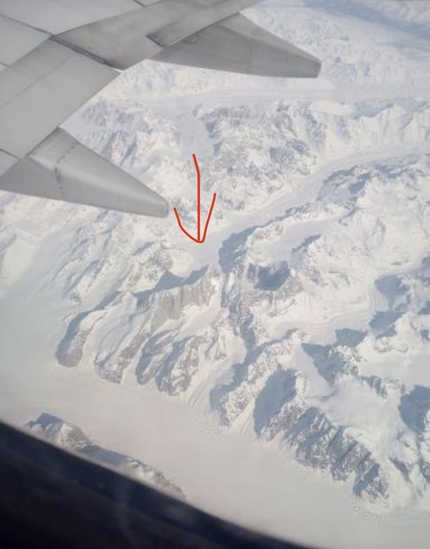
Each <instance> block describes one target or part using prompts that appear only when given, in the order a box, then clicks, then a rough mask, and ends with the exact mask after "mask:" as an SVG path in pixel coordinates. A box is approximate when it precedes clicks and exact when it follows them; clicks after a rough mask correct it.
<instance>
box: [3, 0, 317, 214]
mask: <svg viewBox="0 0 430 549" xmlns="http://www.w3.org/2000/svg"><path fill="white" fill-rule="evenodd" d="M75 1H76V0H62V2H61V3H58V4H57V2H56V0H15V3H14V10H12V12H11V13H9V12H10V9H9V8H10V4H9V3H8V2H6V3H5V0H0V29H2V31H4V32H3V39H2V40H0V45H2V51H1V52H0V53H1V54H2V55H1V56H0V65H2V67H1V68H2V70H1V71H0V189H3V190H7V191H11V192H17V193H23V194H30V195H33V196H40V197H44V198H51V199H56V200H64V201H67V202H76V203H81V204H88V205H92V206H97V207H101V208H106V209H114V210H119V211H125V212H132V213H138V214H141V215H151V216H166V215H167V214H168V205H167V203H166V201H165V200H164V199H163V198H161V197H160V196H159V195H157V194H156V193H154V192H153V191H151V190H150V189H149V188H147V187H145V186H144V185H143V184H142V183H140V182H139V181H137V180H135V179H134V178H133V177H132V176H130V175H128V174H126V173H125V172H123V171H122V170H120V169H119V168H116V167H114V166H113V165H111V164H110V163H109V162H107V161H106V160H104V159H102V158H100V157H99V156H98V155H97V154H96V153H94V152H93V151H90V150H89V149H87V148H86V147H84V146H83V145H82V144H80V143H78V142H76V140H74V138H72V137H71V136H70V135H68V134H67V133H66V132H64V130H59V129H58V126H59V125H60V124H61V123H62V122H63V121H64V120H66V119H67V118H68V117H69V116H70V115H71V114H72V113H73V112H74V111H75V110H76V109H77V108H78V107H80V106H81V105H82V104H83V103H85V102H86V101H87V100H89V99H90V98H91V97H92V96H93V95H94V94H95V93H97V92H98V91H99V90H100V89H102V88H103V87H104V86H106V85H107V84H108V83H109V82H110V81H111V80H113V79H114V78H115V77H116V76H117V75H118V70H123V69H126V68H128V67H130V66H132V65H134V64H136V63H138V62H139V61H141V60H143V59H149V58H153V59H157V60H160V61H163V62H168V63H177V64H184V65H191V66H195V67H202V68H209V69H216V70H227V71H231V72H240V73H244V74H256V75H264V76H276V77H295V78H301V77H304V78H311V77H316V76H317V75H318V73H319V70H320V62H319V61H318V60H317V59H315V58H314V57H312V56H311V55H309V54H307V53H306V52H304V51H302V50H300V49H299V48H296V47H295V46H293V45H291V44H288V43H287V42H285V41H284V40H282V39H280V38H278V37H276V36H274V35H272V34H271V33H269V32H267V31H265V30H264V29H262V28H260V27H258V26H257V25H255V24H254V23H252V22H251V21H250V20H249V19H247V18H245V17H244V16H243V15H240V14H239V13H238V12H239V11H240V10H242V9H245V8H247V7H250V6H252V5H253V4H256V3H257V2H258V0H222V1H219V0H218V1H217V0H198V3H197V4H196V3H195V2H191V1H190V0H163V1H153V0H108V1H107V2H106V3H105V4H103V2H102V3H100V2H98V0H86V3H85V4H82V6H84V5H85V9H84V8H82V10H81V11H79V13H77V10H76V6H75V4H73V2H75ZM29 2H31V4H30V3H29ZM36 3H37V4H38V6H39V8H40V10H41V11H42V12H43V11H44V10H45V11H47V10H48V9H49V7H50V6H51V5H56V7H57V8H58V9H59V10H61V9H63V10H65V11H64V13H63V12H62V13H63V16H64V17H65V18H66V17H70V20H71V21H73V17H74V18H75V19H76V21H79V26H78V25H76V26H77V28H71V27H70V24H67V23H66V22H65V21H62V23H61V24H59V25H57V27H56V24H54V23H55V21H53V20H52V18H50V17H48V15H47V18H46V21H47V23H46V28H44V27H43V26H42V27H40V26H38V27H37V29H38V30H37V31H36V30H35V29H34V28H33V26H32V19H31V17H37V18H38V19H37V21H38V22H39V24H40V13H36V11H35V4H36ZM100 6H103V7H100ZM26 8H28V9H26ZM108 8H109V9H108ZM8 10H9V11H8ZM67 10H69V11H67ZM85 10H86V11H87V12H88V14H87V19H85V17H86V12H85ZM109 10H110V11H109ZM112 13H114V15H113V16H106V14H109V15H110V14H112ZM86 21H87V22H88V23H87V24H85V22H86ZM82 23H84V24H82ZM55 28H58V29H60V30H61V32H59V33H57V34H55ZM64 29H66V30H64ZM5 36H6V37H7V38H6V39H5V38H4V37H5Z"/></svg>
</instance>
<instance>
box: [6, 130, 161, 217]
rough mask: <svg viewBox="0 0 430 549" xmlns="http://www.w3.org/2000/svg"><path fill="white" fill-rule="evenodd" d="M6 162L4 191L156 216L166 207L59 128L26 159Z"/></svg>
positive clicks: (156, 196) (154, 196) (150, 191)
mask: <svg viewBox="0 0 430 549" xmlns="http://www.w3.org/2000/svg"><path fill="white" fill-rule="evenodd" d="M7 161H9V162H11V163H12V167H11V168H10V169H9V170H8V171H7V172H6V173H5V174H4V175H3V176H2V177H0V189H3V190H5V191H10V192H14V193H22V194H29V195H32V196H38V197H42V198H51V199H54V200H63V201H66V202H74V203H77V204H87V205H90V206H96V207H98V208H105V209H111V210H118V211H122V212H128V213H135V214H140V215H148V216H155V217H165V216H166V215H167V214H168V211H169V206H168V204H167V202H166V201H165V200H164V199H163V198H162V197H161V196H159V195H158V194H157V193H155V192H154V191H152V190H151V189H149V188H148V187H146V186H145V185H143V184H142V183H140V182H139V181H137V180H136V179H135V178H134V177H132V176H131V175H128V174H127V173H125V172H123V171H122V170H121V169H119V168H117V167H116V166H114V165H112V164H111V163H110V162H108V161H107V160H104V159H103V158H102V157H100V156H99V155H97V154H96V153H95V152H93V151H91V150H90V149H88V148H87V147H85V146H84V145H82V144H81V143H78V142H77V141H76V140H75V139H74V138H73V137H72V136H70V135H69V134H68V133H67V132H65V131H64V130H61V129H57V130H55V131H54V132H53V133H52V134H51V135H50V136H49V137H48V138H47V139H45V140H44V141H43V142H42V143H40V145H38V146H37V147H36V148H35V149H34V150H33V151H32V152H31V153H30V154H29V155H28V156H27V157H26V158H24V159H22V160H19V161H18V162H16V159H12V160H11V159H10V158H9V159H8V158H5V162H7ZM13 162H16V163H15V164H13ZM1 163H2V157H1V156H0V166H1Z"/></svg>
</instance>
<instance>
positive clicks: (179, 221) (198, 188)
mask: <svg viewBox="0 0 430 549" xmlns="http://www.w3.org/2000/svg"><path fill="white" fill-rule="evenodd" d="M193 160H194V166H195V167H196V172H197V238H194V236H191V235H190V233H189V232H188V231H187V230H185V229H184V227H183V226H182V223H181V220H180V218H179V214H178V210H177V209H176V208H173V211H174V212H175V215H176V219H177V220H178V225H179V228H180V229H181V231H182V232H183V233H184V234H186V235H187V236H188V238H191V240H194V242H197V244H203V242H204V241H205V240H206V234H207V232H208V227H209V221H210V219H211V215H212V210H213V209H214V206H215V200H216V193H214V196H213V198H212V204H211V207H210V209H209V214H208V218H207V219H206V225H205V230H204V233H203V238H202V239H201V238H200V170H199V165H198V163H197V158H196V155H195V154H193Z"/></svg>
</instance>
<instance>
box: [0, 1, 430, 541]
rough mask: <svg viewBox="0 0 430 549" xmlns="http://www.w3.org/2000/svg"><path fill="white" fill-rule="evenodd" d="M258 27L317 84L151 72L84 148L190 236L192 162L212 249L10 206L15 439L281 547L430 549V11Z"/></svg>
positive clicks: (148, 223) (7, 235)
mask: <svg viewBox="0 0 430 549" xmlns="http://www.w3.org/2000/svg"><path fill="white" fill-rule="evenodd" d="M246 14H247V16H249V17H250V18H251V19H252V20H254V21H255V22H257V23H258V24H260V25H262V26H264V27H266V28H268V29H269V30H271V31H272V32H274V33H275V34H278V35H279V36H281V37H283V38H285V39H287V40H289V41H291V42H293V43H294V44H296V45H297V46H300V47H302V48H304V49H306V50H307V51H309V52H310V53H311V54H313V55H316V56H318V57H320V58H321V59H322V60H323V70H322V74H321V76H320V78H319V79H317V80H314V81H301V80H285V81H283V80H277V79H269V78H253V77H246V76H242V75H230V74H227V73H220V72H219V73H217V72H211V71H206V70H198V69H190V68H185V67H176V66H173V65H170V66H169V65H162V64H159V63H156V62H152V61H146V62H143V63H142V64H140V65H138V66H136V67H134V68H133V69H131V70H129V71H127V72H126V73H124V74H123V75H121V76H120V77H119V78H118V79H117V80H116V81H115V82H114V83H113V84H112V85H110V86H109V87H108V88H106V90H104V91H103V92H102V93H101V94H99V95H98V96H97V97H95V98H94V99H93V100H92V101H90V103H88V104H87V105H85V106H84V107H83V108H82V109H81V110H80V111H79V112H78V113H76V114H75V116H74V117H72V118H71V119H70V120H68V121H67V123H66V124H65V128H66V129H67V130H68V131H70V132H71V133H73V134H74V135H75V136H76V137H77V138H78V139H80V140H81V141H82V142H83V143H85V144H86V145H87V146H89V147H90V148H92V149H94V150H96V151H97V152H99V153H100V154H102V155H103V156H105V157H106V158H108V159H109V160H110V161H112V162H113V163H115V164H117V165H119V166H121V167H122V168H123V169H124V170H126V171H129V172H130V173H133V174H134V175H135V176H137V177H138V178H140V179H141V180H142V181H143V182H145V184H147V185H148V186H150V187H151V188H153V189H154V190H156V191H157V192H159V193H160V194H162V195H163V196H164V197H165V198H166V199H168V200H169V202H170V204H171V207H172V208H173V207H176V208H177V209H178V211H179V214H180V216H181V220H182V222H183V224H184V226H185V227H186V228H187V230H188V231H190V232H191V233H193V232H196V219H195V211H196V190H195V171H194V166H193V162H192V158H191V155H192V154H193V153H194V154H196V156H197V159H198V161H199V165H200V170H201V174H202V204H203V206H204V212H203V214H202V219H203V220H204V219H205V216H206V215H207V211H208V208H209V205H210V201H211V198H212V194H213V192H216V193H217V201H216V205H215V209H214V213H213V216H212V219H211V224H210V227H209V232H208V236H207V239H206V242H205V243H204V244H203V245H197V244H195V243H193V242H191V241H190V240H188V239H187V238H186V237H185V236H184V235H183V233H182V232H181V231H180V230H179V228H178V226H177V224H176V220H175V218H174V216H173V214H171V215H170V216H169V217H168V218H167V219H162V220H158V219H156V220H154V219H148V218H140V217H137V216H132V215H123V214H120V213H118V212H107V211H101V210H96V209H94V208H90V207H82V206H75V205H71V204H62V203H57V202H53V201H45V200H40V199H36V198H30V197H22V196H18V195H11V194H6V193H3V194H1V195H0V205H1V206H0V349H1V355H0V358H1V361H0V364H1V369H0V376H1V377H0V379H1V389H0V390H1V398H0V417H1V418H3V419H5V420H8V421H10V422H13V423H16V424H19V425H24V424H27V426H30V427H31V430H32V431H33V432H35V433H36V434H41V435H43V436H47V437H48V438H50V440H53V441H55V442H57V443H58V444H62V445H65V446H67V447H68V448H70V447H73V448H75V449H77V450H78V451H85V452H89V453H90V454H91V455H95V456H99V458H100V459H107V460H108V461H109V460H110V461H109V463H112V462H115V463H117V464H118V466H119V467H122V468H125V470H129V469H130V468H131V469H133V468H134V469H136V470H137V474H138V475H140V478H142V480H144V481H149V482H152V483H155V484H156V485H158V486H160V487H161V488H163V489H170V490H171V491H173V492H175V493H177V494H178V495H179V496H182V491H183V493H185V495H186V498H187V500H188V501H189V502H190V503H193V504H196V505H198V506H200V507H202V508H204V509H205V510H208V511H211V512H213V513H216V514H219V515H221V516H223V517H225V518H228V519H230V520H235V521H238V522H240V523H242V524H245V525H248V526H251V527H253V528H258V529H259V530H261V531H264V532H267V533H269V534H272V535H276V536H279V537H285V538H288V539H292V540H297V541H301V542H303V543H309V544H315V545H318V546H321V547H332V548H343V547H348V548H350V547H351V548H362V547H369V548H373V547H375V548H378V549H379V548H385V547H386V548H388V547H389V548H394V549H395V548H399V549H400V548H403V547H411V548H421V547H422V548H426V547H428V536H429V534H430V527H429V524H430V362H429V361H430V55H429V53H430V40H429V37H430V4H429V3H428V2H426V1H425V0H417V1H414V2H388V1H385V0H373V1H372V2H370V0H355V1H352V0H351V1H347V0H329V1H327V0H299V1H297V2H295V3H294V5H289V3H288V2H284V1H281V0H268V1H267V2H264V3H263V4H260V5H258V6H256V7H254V8H252V9H250V10H247V12H246ZM42 414H43V415H42ZM70 433H72V435H73V436H72V435H71V434H70ZM76 433H77V434H76ZM72 439H73V440H72ZM107 448H109V450H106V449H107ZM131 456H132V457H131ZM178 487H179V488H178Z"/></svg>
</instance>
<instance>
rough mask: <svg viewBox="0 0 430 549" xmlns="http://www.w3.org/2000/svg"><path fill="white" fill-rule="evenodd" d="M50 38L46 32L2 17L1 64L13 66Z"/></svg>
mask: <svg viewBox="0 0 430 549" xmlns="http://www.w3.org/2000/svg"><path fill="white" fill-rule="evenodd" d="M48 38H49V34H46V33H45V32H41V31H38V30H36V29H32V28H31V27H28V26H27V25H22V24H21V23H18V22H17V21H13V20H12V19H7V18H6V17H2V16H1V15H0V63H2V64H3V65H6V66H10V65H12V64H13V63H15V62H16V61H18V59H21V57H24V55H26V54H27V53H29V52H30V51H31V50H33V49H34V48H36V47H37V46H38V45H39V44H41V43H42V42H44V41H45V40H48Z"/></svg>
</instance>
